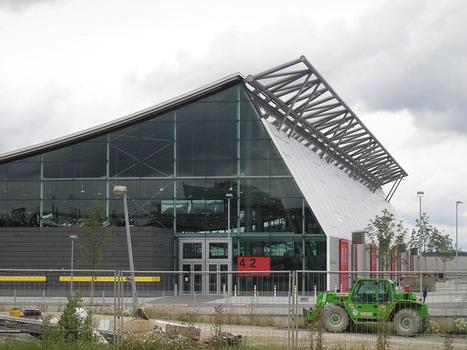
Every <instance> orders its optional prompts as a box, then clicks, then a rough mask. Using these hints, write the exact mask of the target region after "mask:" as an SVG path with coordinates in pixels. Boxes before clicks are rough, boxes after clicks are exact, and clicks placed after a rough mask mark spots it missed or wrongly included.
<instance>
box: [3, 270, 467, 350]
mask: <svg viewBox="0 0 467 350" xmlns="http://www.w3.org/2000/svg"><path fill="white" fill-rule="evenodd" d="M134 275H135V285H136V295H137V298H138V299H137V301H138V307H141V308H142V309H143V310H144V313H145V314H146V316H147V317H148V318H149V319H150V320H152V321H153V322H155V323H156V324H165V323H167V322H169V323H175V324H183V325H190V326H196V327H197V328H199V329H200V330H201V338H202V339H205V338H208V337H209V336H210V335H211V334H212V332H213V327H214V326H216V325H217V326H220V327H221V328H222V330H223V331H225V332H229V333H232V334H234V335H242V337H243V341H244V342H246V343H248V344H252V345H255V344H275V345H277V346H279V347H284V348H288V349H292V348H298V347H308V348H312V349H318V348H319V346H321V345H326V346H327V347H328V348H329V349H332V348H333V347H338V346H339V347H340V348H346V347H347V348H359V349H360V348H368V349H373V348H375V347H376V346H378V344H379V345H380V346H381V344H383V345H384V344H390V348H392V349H408V348H414V349H422V348H424V349H464V348H465V349H467V273H465V272H455V271H451V272H445V271H443V272H397V271H393V272H383V271H381V272H377V271H371V272H370V271H349V272H345V273H344V272H327V271H264V272H218V271H216V272H207V271H190V272H185V271H137V272H135V273H134ZM131 276H132V274H131V273H130V272H129V271H113V270H102V271H89V270H74V271H70V270H1V271H0V311H1V314H2V315H3V316H2V317H3V318H5V317H8V316H9V315H10V311H11V310H12V309H14V308H18V309H22V310H31V309H38V310H40V311H41V312H42V313H43V314H51V315H55V316H57V317H58V315H59V314H60V312H61V311H62V310H63V307H64V305H65V304H66V302H67V297H69V296H70V295H73V294H76V293H78V294H79V295H80V296H81V297H82V300H83V305H85V307H86V308H88V309H90V310H92V312H93V315H94V318H95V321H96V327H97V329H98V330H100V331H106V332H110V333H112V334H113V335H114V343H115V344H117V345H118V344H119V342H121V337H120V336H121V332H119V330H121V329H122V328H123V322H124V320H127V319H130V318H131V317H132V311H133V309H134V305H133V291H132V283H130V282H131V278H132V277H131ZM366 278H373V279H376V280H371V281H369V282H368V283H367V284H362V281H364V280H365V279H366ZM386 280H390V281H392V282H390V284H385V281H386ZM358 281H360V282H358ZM349 293H350V294H349ZM401 296H402V297H401ZM400 298H402V299H400ZM323 300H324V304H323ZM320 303H322V304H323V305H320ZM317 304H318V305H317ZM420 305H426V308H427V314H428V318H426V319H425V318H424V315H423V312H424V311H423V310H421V309H420ZM401 309H406V311H404V312H405V314H404V313H402V316H400V315H401V314H400V313H399V314H398V312H399V311H400V310H401ZM357 315H358V316H357ZM404 315H405V316H404ZM414 315H415V316H417V315H418V316H419V318H420V320H419V319H418V318H416V317H415V321H413V319H412V318H411V317H412V316H414ZM401 317H402V320H401ZM396 318H398V319H396ZM419 321H420V325H417V326H416V327H418V328H417V332H416V333H415V334H413V335H412V334H411V335H410V336H400V335H398V333H397V329H396V327H406V328H410V327H411V324H410V323H411V322H417V324H418V322H419ZM342 322H344V323H343V324H341V323H342ZM397 322H398V324H399V325H396V323H397ZM404 322H405V326H404ZM2 325H3V326H0V331H1V329H2V327H3V328H5V327H4V324H3V323H2ZM401 325H402V326H401ZM333 327H334V328H333ZM399 333H400V329H399ZM446 346H452V347H446ZM380 348H381V347H380Z"/></svg>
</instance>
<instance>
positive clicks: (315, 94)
mask: <svg viewBox="0 0 467 350" xmlns="http://www.w3.org/2000/svg"><path fill="white" fill-rule="evenodd" d="M246 81H247V88H248V89H249V91H250V97H251V98H252V100H253V101H254V102H255V103H256V105H258V106H259V107H260V108H259V112H260V114H261V115H262V116H263V117H264V118H266V119H268V120H269V121H270V122H271V123H272V124H273V125H275V126H276V127H277V129H279V130H281V131H283V132H285V133H286V134H287V135H288V137H291V138H293V139H295V140H297V141H299V142H300V143H302V144H304V145H305V146H307V147H308V148H310V149H312V150H313V151H314V152H315V153H317V154H318V155H319V156H320V157H321V158H322V159H324V160H326V161H327V162H328V163H333V164H334V165H336V166H337V167H339V168H340V169H342V170H343V171H344V172H346V173H347V174H348V175H349V176H350V177H353V178H355V179H356V180H358V181H360V182H362V183H364V184H365V185H367V186H368V187H369V188H370V189H371V190H372V191H374V190H376V189H377V188H379V187H381V186H382V185H385V184H388V183H392V182H394V183H400V180H401V179H402V178H403V177H405V176H407V173H406V172H405V171H404V169H402V167H401V166H400V165H399V164H398V163H397V162H396V160H395V159H394V158H393V157H392V156H391V155H390V154H389V152H388V151H386V149H385V148H384V146H383V145H382V144H381V143H380V142H379V141H378V140H377V139H376V137H374V136H373V134H372V133H371V132H370V131H369V130H368V129H367V127H366V126H365V125H364V124H363V123H362V121H361V120H360V119H359V118H358V117H357V115H356V114H355V113H354V112H353V111H352V110H351V109H350V107H349V106H347V105H346V104H345V102H344V101H343V100H342V99H341V98H340V97H339V95H337V93H336V92H335V91H334V90H333V89H332V87H331V86H330V85H329V84H328V83H327V82H326V81H325V80H324V79H323V77H322V76H321V75H320V74H319V73H318V71H317V70H316V69H315V68H314V67H313V66H312V65H311V63H310V62H308V60H307V59H306V58H305V57H304V56H301V57H300V58H298V59H296V60H293V61H291V62H288V63H285V64H282V65H280V66H277V67H275V68H272V69H269V70H267V71H264V72H262V73H259V74H256V75H249V76H248V77H247V78H246Z"/></svg>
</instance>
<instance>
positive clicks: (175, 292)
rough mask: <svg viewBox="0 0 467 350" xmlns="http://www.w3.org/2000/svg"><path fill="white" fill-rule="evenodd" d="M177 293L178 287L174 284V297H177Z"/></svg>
mask: <svg viewBox="0 0 467 350" xmlns="http://www.w3.org/2000/svg"><path fill="white" fill-rule="evenodd" d="M177 292H178V285H177V283H175V285H174V297H176V296H177Z"/></svg>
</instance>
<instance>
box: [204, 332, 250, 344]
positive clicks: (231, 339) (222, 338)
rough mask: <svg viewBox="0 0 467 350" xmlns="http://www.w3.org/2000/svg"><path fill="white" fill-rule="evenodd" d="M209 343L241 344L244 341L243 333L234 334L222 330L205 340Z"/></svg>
mask: <svg viewBox="0 0 467 350" xmlns="http://www.w3.org/2000/svg"><path fill="white" fill-rule="evenodd" d="M205 343H206V344H209V345H216V346H219V345H222V346H239V345H241V343H242V336H241V335H233V334H232V333H229V332H221V333H219V334H218V335H214V336H212V337H211V338H209V339H207V340H206V341H205Z"/></svg>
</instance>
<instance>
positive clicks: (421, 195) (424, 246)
mask: <svg viewBox="0 0 467 350" xmlns="http://www.w3.org/2000/svg"><path fill="white" fill-rule="evenodd" d="M424 194H425V192H423V191H417V196H418V199H419V205H418V225H419V230H420V233H421V234H423V232H422V230H423V229H422V197H423V195H424ZM425 250H426V243H424V244H423V253H425ZM419 254H420V255H421V252H419ZM424 262H425V268H424V269H425V270H426V256H425V257H424Z"/></svg>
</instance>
